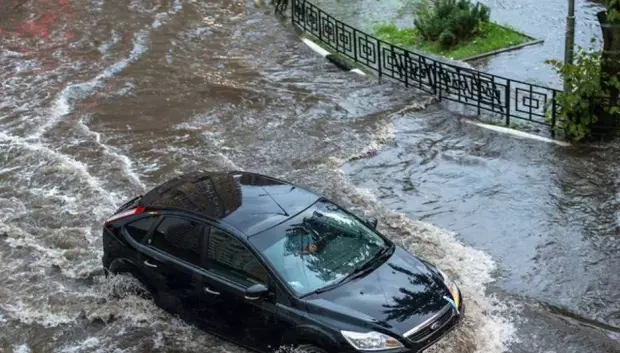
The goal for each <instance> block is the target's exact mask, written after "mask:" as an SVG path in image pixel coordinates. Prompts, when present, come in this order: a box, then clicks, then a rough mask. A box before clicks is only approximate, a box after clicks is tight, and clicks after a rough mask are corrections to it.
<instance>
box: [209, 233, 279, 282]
mask: <svg viewBox="0 0 620 353" xmlns="http://www.w3.org/2000/svg"><path fill="white" fill-rule="evenodd" d="M208 239H209V240H208V247H207V259H208V261H209V270H211V271H212V272H214V273H216V274H218V275H220V276H222V277H224V278H226V279H228V280H230V281H232V282H235V283H238V284H240V285H242V286H244V287H249V286H251V285H253V284H257V283H262V284H265V285H267V284H268V283H269V274H268V273H267V271H266V270H265V268H264V267H263V265H262V264H261V263H260V261H259V260H258V259H257V258H256V256H254V254H252V252H250V250H248V249H247V248H246V247H245V246H244V245H243V244H242V243H241V242H240V241H239V240H237V239H235V238H233V237H232V236H230V235H229V234H227V233H225V232H223V231H221V230H220V229H217V228H215V227H212V228H211V233H210V234H209V238H208Z"/></svg>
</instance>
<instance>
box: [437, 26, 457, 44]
mask: <svg viewBox="0 0 620 353" xmlns="http://www.w3.org/2000/svg"><path fill="white" fill-rule="evenodd" d="M439 44H440V45H441V47H442V48H450V47H452V46H453V45H454V44H456V36H455V35H454V33H452V32H451V31H449V30H445V31H443V32H441V35H439Z"/></svg>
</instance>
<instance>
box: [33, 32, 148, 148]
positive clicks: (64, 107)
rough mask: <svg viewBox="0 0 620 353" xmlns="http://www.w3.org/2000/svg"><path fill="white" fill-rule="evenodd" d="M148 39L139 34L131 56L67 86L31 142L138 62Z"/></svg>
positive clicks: (134, 41) (135, 39)
mask: <svg viewBox="0 0 620 353" xmlns="http://www.w3.org/2000/svg"><path fill="white" fill-rule="evenodd" d="M148 38H149V36H148V33H146V32H139V33H138V34H136V35H135V36H134V40H133V48H132V50H131V52H130V53H129V56H127V57H126V58H124V59H122V60H119V61H117V62H116V63H114V64H112V65H110V66H109V67H107V68H106V69H104V70H103V71H102V72H101V73H100V74H98V75H97V76H95V77H94V78H92V79H90V80H88V81H85V82H80V83H73V84H69V85H67V86H66V87H65V88H64V89H63V90H62V91H61V92H60V93H59V94H58V96H57V97H56V99H55V100H54V103H53V104H52V108H51V117H50V119H49V120H48V121H46V122H45V123H44V124H41V125H40V126H39V127H38V128H37V129H36V130H35V131H34V132H33V134H32V135H31V136H29V140H38V139H39V138H40V137H41V136H42V135H43V134H44V133H45V132H46V131H48V130H49V129H51V128H53V127H55V126H56V125H57V124H58V123H59V122H60V121H62V119H63V118H64V117H66V116H67V115H68V114H70V113H71V112H72V111H73V107H74V106H75V104H76V102H77V101H81V100H83V99H85V98H87V97H88V96H89V95H91V94H92V93H93V91H95V89H97V88H101V86H102V85H103V84H104V81H105V80H106V79H108V78H111V77H112V76H114V75H116V74H118V73H119V72H121V71H122V70H123V69H125V68H126V67H127V66H128V65H129V64H131V63H133V62H135V61H136V60H138V58H140V57H141V56H142V55H143V54H144V53H145V52H146V51H147V49H148V46H147V42H148Z"/></svg>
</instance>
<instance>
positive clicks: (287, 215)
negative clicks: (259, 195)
mask: <svg viewBox="0 0 620 353" xmlns="http://www.w3.org/2000/svg"><path fill="white" fill-rule="evenodd" d="M262 189H263V191H265V194H267V195H269V197H270V198H271V199H272V200H273V202H275V203H276V205H278V207H280V209H281V210H282V212H284V215H285V216H286V217H290V215H289V214H288V213H287V212H286V210H285V209H284V208H282V206H280V204H279V203H278V201H276V200H275V199H274V198H273V196H271V194H270V193H269V192H268V191H267V190H265V188H264V187H263V188H262Z"/></svg>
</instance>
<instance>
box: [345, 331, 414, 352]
mask: <svg viewBox="0 0 620 353" xmlns="http://www.w3.org/2000/svg"><path fill="white" fill-rule="evenodd" d="M340 333H342V335H343V336H344V338H346V340H347V341H348V342H349V343H350V344H351V345H352V346H353V347H354V348H355V349H357V350H364V351H382V350H386V349H394V348H402V347H403V345H402V343H400V342H399V341H398V340H397V339H395V338H393V337H390V336H388V335H384V334H382V333H379V332H375V331H372V332H366V333H363V332H352V331H340Z"/></svg>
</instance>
